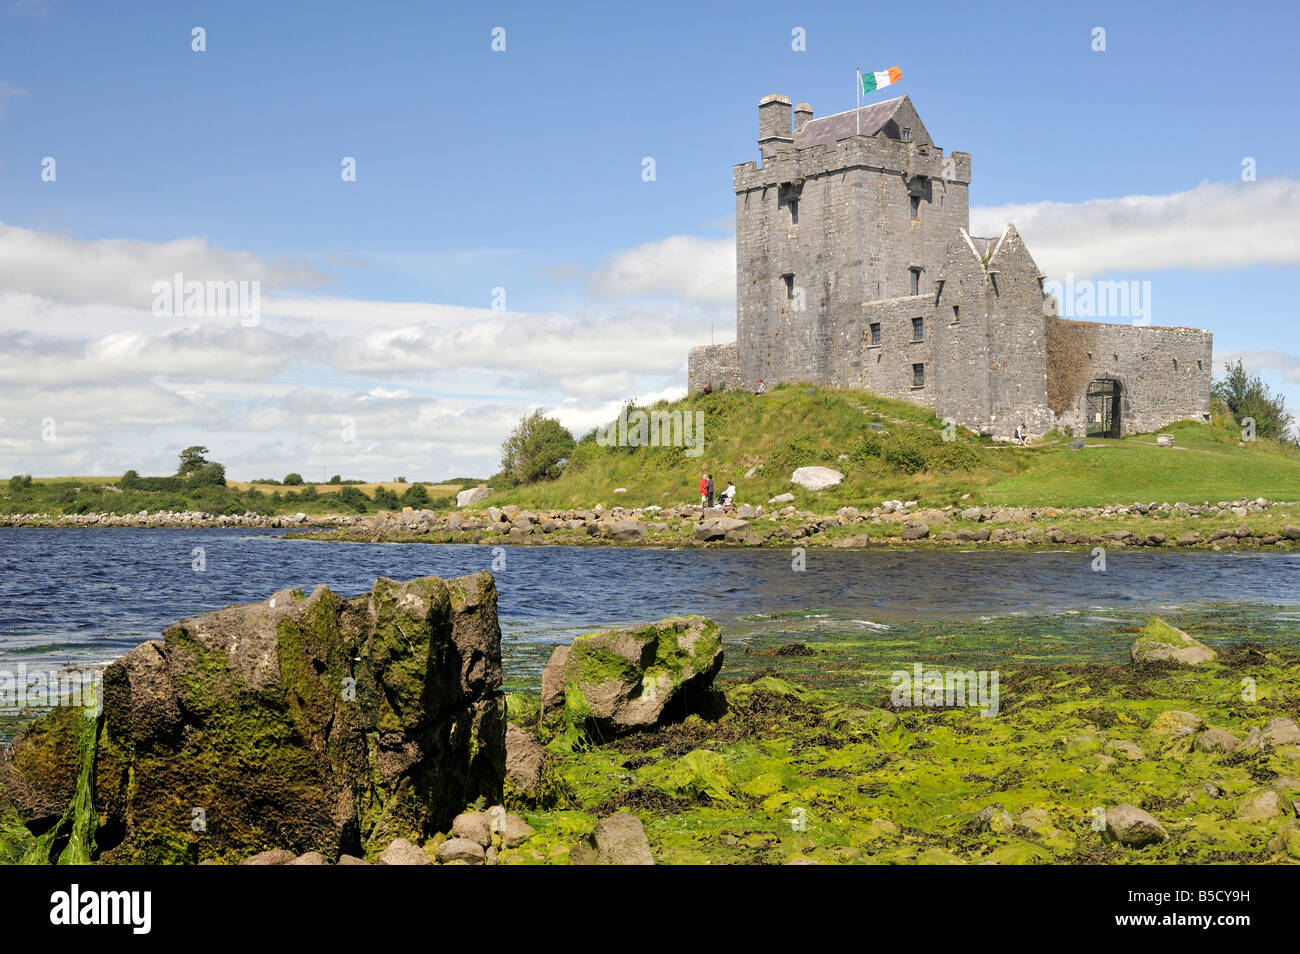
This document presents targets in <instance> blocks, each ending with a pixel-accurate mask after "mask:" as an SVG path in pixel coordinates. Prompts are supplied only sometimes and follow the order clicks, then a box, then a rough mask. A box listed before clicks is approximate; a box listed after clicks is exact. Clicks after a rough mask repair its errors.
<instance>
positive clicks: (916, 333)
mask: <svg viewBox="0 0 1300 954" xmlns="http://www.w3.org/2000/svg"><path fill="white" fill-rule="evenodd" d="M912 340H913V341H923V340H925V319H924V318H913V319H912Z"/></svg>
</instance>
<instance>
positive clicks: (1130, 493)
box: [492, 385, 1300, 511]
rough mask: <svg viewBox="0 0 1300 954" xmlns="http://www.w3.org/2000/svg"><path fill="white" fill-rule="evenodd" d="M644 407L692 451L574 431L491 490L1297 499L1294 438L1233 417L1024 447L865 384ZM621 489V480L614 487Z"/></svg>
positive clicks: (868, 501) (693, 498)
mask: <svg viewBox="0 0 1300 954" xmlns="http://www.w3.org/2000/svg"><path fill="white" fill-rule="evenodd" d="M633 410H635V409H633ZM641 410H644V411H647V412H651V413H653V412H669V413H673V412H675V413H678V414H681V415H683V416H689V417H690V420H692V421H693V422H696V421H698V422H700V423H702V427H703V439H702V442H701V444H700V446H699V447H698V448H697V450H699V451H700V452H699V453H698V454H694V455H692V449H690V448H687V447H684V446H669V447H663V446H659V447H655V446H602V445H601V444H600V443H599V442H598V440H597V437H596V434H595V433H594V432H593V433H592V434H589V435H587V436H586V437H584V438H583V439H582V440H581V441H580V442H579V444H578V446H577V448H576V449H575V451H574V453H573V455H572V457H571V458H570V460H569V463H568V466H567V467H566V469H565V472H564V474H563V475H562V476H561V477H559V478H558V479H556V480H554V481H549V482H546V483H541V484H534V485H530V486H526V487H519V488H515V489H513V490H507V491H501V492H497V493H494V494H493V498H492V502H493V503H494V504H498V505H500V504H504V503H516V504H520V505H523V506H527V507H533V508H568V507H590V506H594V505H595V504H597V503H603V504H604V505H606V506H613V505H615V504H617V505H621V506H625V507H644V506H650V505H655V504H657V505H659V506H670V505H672V504H676V503H684V502H685V503H692V502H698V500H699V495H698V491H697V486H698V484H699V480H700V475H701V474H702V473H704V472H708V473H711V474H713V476H714V483H715V485H716V488H717V490H718V492H721V490H722V488H723V487H725V486H726V482H727V481H728V480H734V481H735V483H736V487H737V490H738V495H737V500H738V501H740V502H750V503H761V502H765V501H767V500H768V499H769V498H771V497H773V496H776V495H777V494H781V493H785V492H787V491H790V492H794V493H795V495H796V500H797V502H798V503H799V505H800V506H806V507H812V508H813V509H817V510H820V511H827V510H833V509H835V508H836V507H839V506H843V505H854V506H862V505H864V504H865V505H868V506H874V505H877V504H879V502H880V501H882V500H886V499H891V498H897V499H901V500H917V501H919V502H921V503H922V504H923V505H931V506H934V505H943V504H947V503H955V502H957V501H958V500H959V499H960V498H961V496H962V495H963V494H970V495H971V499H970V503H972V504H978V503H990V504H1020V505H1027V506H1033V505H1039V506H1094V505H1101V504H1107V503H1116V502H1122V503H1131V502H1133V501H1135V500H1141V501H1144V502H1145V501H1150V500H1169V501H1173V500H1188V501H1200V500H1211V501H1215V500H1227V499H1239V498H1241V497H1251V498H1254V497H1268V498H1269V499H1280V500H1296V499H1300V450H1298V449H1297V448H1295V447H1293V446H1287V445H1281V444H1278V443H1276V442H1273V441H1266V440H1259V441H1253V442H1251V443H1248V444H1243V443H1241V442H1240V441H1239V434H1238V432H1237V430H1236V429H1235V425H1233V424H1232V422H1231V421H1230V420H1220V421H1217V422H1216V423H1214V424H1198V423H1193V422H1190V421H1188V422H1181V423H1178V424H1175V425H1173V426H1171V427H1169V428H1166V429H1165V432H1169V433H1173V434H1174V435H1175V447H1174V448H1172V449H1169V448H1162V447H1159V448H1158V447H1156V444H1155V436H1154V435H1150V434H1148V435H1134V436H1130V437H1126V438H1124V439H1122V440H1103V439H1095V438H1094V439H1089V441H1088V446H1087V447H1086V448H1085V449H1083V450H1079V451H1076V450H1070V449H1069V446H1068V445H1069V439H1068V438H1065V437H1062V436H1060V435H1056V434H1052V435H1049V436H1048V437H1047V438H1044V439H1043V440H1042V441H1039V442H1038V443H1037V444H1036V445H1035V446H1033V447H1030V448H1019V447H1011V446H1009V445H1005V444H997V443H995V442H993V441H991V440H988V439H981V438H977V437H975V436H974V435H972V434H971V433H970V432H968V431H966V430H964V429H961V428H957V429H956V433H955V439H952V440H945V439H944V437H945V435H944V426H943V422H942V421H941V420H939V419H938V418H937V417H935V416H934V414H933V413H932V412H930V411H929V410H927V409H925V408H921V407H916V406H915V405H912V404H908V403H906V402H903V401H893V400H889V399H887V398H881V397H877V396H875V395H872V394H870V393H868V392H864V391H850V390H837V389H831V388H804V387H800V386H795V385H782V386H779V387H776V388H773V389H772V390H771V391H769V392H768V393H767V394H764V395H762V396H757V395H754V394H751V393H749V392H747V391H726V392H721V393H717V394H709V395H700V394H696V395H691V396H689V397H687V398H685V399H683V400H680V401H675V402H660V403H658V404H655V405H653V406H652V407H649V408H642V409H641ZM872 425H875V427H874V428H873V426H872ZM692 434H693V436H698V435H696V432H694V431H693V432H692ZM950 434H951V432H950ZM803 466H826V467H833V468H835V469H836V470H839V471H841V472H842V473H843V474H844V475H845V479H844V481H843V482H842V483H841V484H840V485H839V486H838V487H835V488H833V489H830V490H825V491H821V492H818V493H816V494H813V493H811V492H808V491H803V490H801V489H800V488H798V487H794V486H793V485H791V484H790V475H791V473H792V472H793V471H794V470H795V469H796V468H798V467H803ZM751 472H752V474H753V476H752V477H746V474H747V473H751ZM618 488H624V492H623V493H618V494H615V492H614V491H615V490H616V489H618ZM814 504H815V506H814Z"/></svg>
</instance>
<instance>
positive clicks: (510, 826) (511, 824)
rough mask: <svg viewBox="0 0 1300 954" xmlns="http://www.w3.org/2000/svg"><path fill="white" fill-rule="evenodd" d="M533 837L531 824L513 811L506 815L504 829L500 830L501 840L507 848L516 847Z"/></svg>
mask: <svg viewBox="0 0 1300 954" xmlns="http://www.w3.org/2000/svg"><path fill="white" fill-rule="evenodd" d="M532 837H533V826H532V825H530V824H528V822H526V821H524V820H523V819H522V818H520V817H519V816H518V815H516V814H515V813H514V812H509V813H507V815H506V822H505V829H504V830H503V831H502V832H501V842H502V844H504V845H505V846H506V847H507V848H517V847H518V846H519V845H522V844H523V843H524V842H526V841H527V840H528V839H529V838H532Z"/></svg>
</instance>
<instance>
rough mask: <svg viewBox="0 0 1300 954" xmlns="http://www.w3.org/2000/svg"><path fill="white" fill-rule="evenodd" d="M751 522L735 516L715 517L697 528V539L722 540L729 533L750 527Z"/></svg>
mask: <svg viewBox="0 0 1300 954" xmlns="http://www.w3.org/2000/svg"><path fill="white" fill-rule="evenodd" d="M748 527H749V523H748V521H745V520H737V519H736V518H735V517H713V518H711V519H709V520H705V521H704V522H703V523H701V524H700V525H699V526H697V527H696V528H695V539H696V540H705V541H708V540H722V539H725V538H726V536H727V534H728V533H732V532H739V531H741V530H745V529H748Z"/></svg>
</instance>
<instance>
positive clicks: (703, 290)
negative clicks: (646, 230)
mask: <svg viewBox="0 0 1300 954" xmlns="http://www.w3.org/2000/svg"><path fill="white" fill-rule="evenodd" d="M588 287H589V288H590V290H591V292H592V293H593V294H595V295H600V296H603V297H606V298H633V297H660V296H663V297H669V298H676V299H679V300H681V301H687V302H695V303H698V304H702V305H718V304H726V303H730V302H734V301H735V300H736V240H735V238H734V237H730V236H729V237H727V238H716V239H705V238H696V237H694V236H690V235H674V236H672V237H671V238H666V239H663V240H662V241H658V242H647V243H646V244H644V245H638V246H637V247H636V248H632V249H626V250H624V251H621V252H618V253H616V254H614V255H612V256H610V257H609V259H608V260H606V261H605V262H604V263H603V264H602V265H601V266H600V267H598V268H597V269H596V270H595V271H594V272H593V273H592V275H591V278H590V280H589V282H588Z"/></svg>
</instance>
